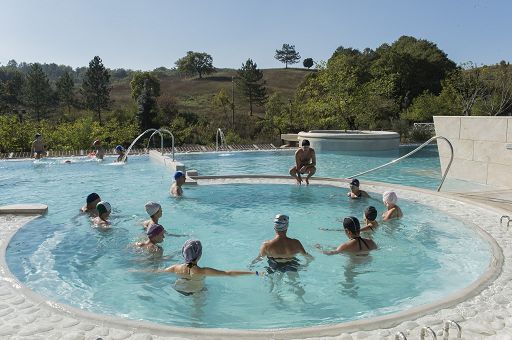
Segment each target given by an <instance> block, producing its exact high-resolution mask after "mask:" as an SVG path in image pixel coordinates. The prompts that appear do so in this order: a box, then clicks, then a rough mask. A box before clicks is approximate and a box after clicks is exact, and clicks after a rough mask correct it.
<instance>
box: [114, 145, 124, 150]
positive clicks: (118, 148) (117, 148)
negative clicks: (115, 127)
mask: <svg viewBox="0 0 512 340" xmlns="http://www.w3.org/2000/svg"><path fill="white" fill-rule="evenodd" d="M116 151H124V148H123V146H122V145H118V146H116Z"/></svg>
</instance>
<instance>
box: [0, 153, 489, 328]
mask: <svg viewBox="0 0 512 340" xmlns="http://www.w3.org/2000/svg"><path fill="white" fill-rule="evenodd" d="M245 155H246V156H247V158H245V160H244V158H241V159H239V161H233V160H231V161H230V162H231V163H233V164H237V163H250V164H252V165H254V164H256V162H257V163H258V164H268V163H266V160H260V158H259V157H262V158H265V157H267V160H268V159H272V157H273V156H272V155H263V154H259V153H258V154H257V155H254V153H249V154H245ZM187 157H189V158H190V163H192V159H193V160H194V162H195V164H199V165H200V164H201V162H204V161H202V160H200V159H199V158H200V155H194V156H187ZM207 157H212V156H210V155H207ZM221 157H223V159H224V158H230V157H231V158H233V157H242V156H240V155H238V154H237V155H233V156H221ZM277 157H284V158H281V159H282V160H283V162H284V161H286V163H292V162H293V154H292V153H289V152H288V153H286V152H285V153H280V154H278V155H277ZM182 158H183V160H185V158H186V157H182ZM178 159H180V158H178ZM233 159H234V158H233ZM255 159H257V161H255ZM333 159H337V157H333ZM421 160H422V162H423V161H425V159H424V158H421ZM74 161H75V163H72V164H63V163H62V160H51V159H49V160H44V161H41V162H39V161H37V162H29V161H20V162H1V163H0V189H1V190H2V196H1V197H0V201H1V202H0V203H2V204H6V203H12V202H16V203H21V202H44V203H46V204H48V205H49V213H48V215H46V216H45V217H43V218H39V219H37V220H35V221H33V222H31V223H29V224H28V225H26V226H25V227H24V228H22V229H21V230H20V231H19V232H18V233H17V234H16V235H15V236H14V238H13V240H12V242H11V243H10V245H9V247H8V250H7V263H8V265H9V267H10V268H11V270H12V271H13V273H14V274H15V275H16V276H17V277H18V278H19V279H20V280H21V281H22V282H23V283H24V284H26V285H27V286H28V287H30V288H32V289H33V290H35V291H36V292H38V293H40V294H42V295H44V296H47V297H48V298H50V299H52V300H57V301H60V302H63V303H67V304H70V305H73V306H75V307H79V308H82V309H85V310H88V311H93V312H98V313H105V314H111V315H117V316H122V317H126V318H130V319H135V320H148V321H152V322H158V323H163V324H169V325H177V326H187V327H229V328H241V329H265V328H277V327H279V328H281V327H283V328H287V327H302V326H310V325H321V324H330V323H338V322H344V321H349V320H355V319H362V318H367V317H370V316H376V315H384V314H389V313H392V312H396V311H400V310H404V309H407V308H410V307H412V306H418V305H421V304H424V303H428V302H431V301H433V300H436V299H440V298H442V297H443V296H446V295H447V294H449V293H453V292H455V291H457V290H459V289H461V288H463V287H466V286H468V285H469V284H470V283H471V282H473V281H474V280H476V279H477V277H478V276H479V275H481V273H482V272H483V271H484V270H485V269H486V267H487V265H488V263H489V261H490V251H489V247H488V245H487V244H486V243H485V242H484V241H482V240H481V239H479V238H478V237H477V236H476V235H474V233H472V231H471V229H469V228H467V227H466V226H465V225H464V224H463V223H462V222H460V221H458V220H456V219H454V218H452V217H450V216H448V215H446V214H442V213H440V212H439V211H438V210H436V209H433V208H430V207H427V206H422V205H420V204H418V203H415V202H409V201H405V200H402V201H400V206H401V207H402V209H403V211H404V212H405V218H404V219H402V220H401V221H399V222H397V221H395V222H391V223H388V224H385V225H383V226H382V227H381V228H380V229H379V230H378V231H377V232H376V233H375V234H374V236H373V237H374V239H375V242H377V244H378V245H379V247H380V248H379V250H377V251H374V252H372V254H371V255H370V256H367V257H351V256H347V255H337V256H326V255H323V254H321V253H319V252H318V251H317V250H316V248H315V247H314V245H315V244H316V243H320V244H322V245H324V246H325V247H327V248H329V247H333V248H334V247H336V246H338V245H339V244H340V243H341V242H344V241H345V235H344V233H342V232H336V231H322V230H319V228H322V227H331V228H339V227H340V224H339V222H337V220H338V219H339V218H341V217H344V216H347V215H355V216H358V217H360V216H361V215H362V211H363V210H364V208H365V207H366V206H367V205H370V204H371V205H374V206H376V207H377V209H378V211H379V213H381V212H382V211H383V209H384V207H383V206H382V203H381V202H380V197H378V195H376V194H373V195H372V196H374V197H375V198H376V199H370V200H362V201H355V200H348V198H347V197H346V196H345V193H346V190H345V189H340V188H334V187H327V186H310V187H304V186H302V187H299V186H295V185H293V184H290V185H284V184H283V185H242V184H240V185H235V184H229V185H200V186H197V187H186V188H185V197H184V198H183V199H173V198H171V197H169V195H168V188H169V184H170V177H171V173H170V172H169V171H167V170H166V169H164V168H163V167H162V166H160V165H159V164H156V163H153V162H151V161H149V160H148V159H147V157H132V158H131V159H130V161H129V163H128V164H126V165H116V164H113V163H111V161H112V159H108V160H107V161H106V162H103V163H98V162H95V161H89V160H86V159H74ZM366 161H368V160H366ZM215 162H216V163H218V162H220V161H217V160H215ZM272 162H274V163H279V162H278V161H272ZM185 163H188V162H185ZM210 163H211V162H210ZM227 164H230V163H221V165H223V169H224V170H226V171H227V169H229V171H227V172H231V171H234V170H233V167H234V165H229V166H228V165H227ZM245 166H248V167H249V168H251V169H254V171H255V172H256V173H263V172H264V171H263V170H264V168H261V166H260V165H258V167H254V166H251V165H245ZM329 166H330V167H332V168H336V166H335V165H334V164H330V165H329ZM283 167H285V168H287V166H284V165H283ZM338 168H341V166H339V167H338ZM198 169H199V171H200V173H203V174H206V173H207V170H204V171H203V170H202V168H200V167H198ZM212 169H213V167H212ZM208 171H213V170H208ZM400 172H401V171H400ZM420 172H421V171H420ZM406 173H410V172H409V171H407V172H406ZM322 175H323V176H326V175H327V174H322ZM417 181H418V182H420V181H421V179H420V178H418V179H417ZM404 182H405V180H404V181H402V182H401V183H402V184H408V183H404ZM363 183H364V182H363ZM93 191H95V192H98V193H99V194H100V195H101V197H102V198H103V199H105V200H107V201H109V202H110V203H111V204H112V206H113V213H112V219H111V220H112V228H111V229H110V230H106V231H105V230H103V231H102V230H98V229H95V228H93V227H92V226H91V223H90V220H89V218H88V217H87V216H85V215H80V214H78V209H79V208H80V206H81V205H82V204H83V201H84V199H85V196H86V195H87V194H88V193H90V192H93ZM370 194H372V193H370ZM148 200H155V201H158V202H160V203H161V204H162V207H163V217H162V219H161V223H162V224H163V225H164V227H165V228H166V229H167V230H168V232H170V233H172V234H177V235H181V236H167V237H166V239H165V241H164V243H163V248H164V253H163V256H162V257H158V256H156V257H155V256H150V255H148V254H145V253H141V252H139V251H137V250H135V249H134V248H133V247H131V246H130V244H131V243H133V242H135V241H137V240H140V239H143V237H144V236H143V233H142V227H141V224H140V223H141V221H142V220H143V219H145V218H147V216H146V214H145V211H144V203H145V202H146V201H148ZM277 213H286V214H288V215H290V229H289V235H290V237H294V238H298V239H300V240H302V242H303V244H304V247H305V248H306V250H307V251H309V252H310V253H311V254H312V255H313V256H314V257H315V259H314V261H312V262H311V263H310V264H309V265H307V266H304V267H301V268H300V270H299V271H298V273H279V272H277V273H274V274H271V275H268V276H266V277H256V276H248V277H235V278H206V280H205V287H206V290H205V291H203V292H201V293H199V294H194V295H192V296H183V295H181V294H180V293H178V292H176V291H175V290H174V289H173V286H172V285H173V282H174V281H175V277H174V276H173V275H171V274H155V273H151V272H147V271H148V270H152V269H157V268H165V267H167V266H169V265H172V264H175V263H180V261H181V260H182V259H181V256H180V255H179V250H180V249H181V246H182V244H183V242H184V241H185V240H186V239H187V238H197V239H200V240H201V241H202V243H203V257H202V259H201V262H200V265H201V266H211V267H215V268H219V269H225V270H228V269H239V270H247V269H248V268H249V267H250V263H251V261H252V259H254V258H255V257H256V255H257V254H258V250H259V247H260V245H261V243H262V242H263V241H264V240H267V239H270V238H272V237H273V229H272V218H273V216H274V215H275V214H277ZM467 249H472V251H471V252H470V253H468V252H467ZM300 261H301V263H302V264H304V265H305V261H304V260H303V259H300ZM266 267H267V263H266V262H265V261H263V262H259V263H258V264H256V266H255V267H254V268H253V270H259V271H265V270H266ZM447 273H449V274H447ZM276 316H277V317H276Z"/></svg>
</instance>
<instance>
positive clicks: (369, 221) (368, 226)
mask: <svg viewBox="0 0 512 340" xmlns="http://www.w3.org/2000/svg"><path fill="white" fill-rule="evenodd" d="M376 219H377V209H375V207H372V206H369V207H368V208H366V209H365V210H364V223H365V226H364V227H362V228H361V232H363V231H370V230H371V231H375V229H377V227H378V226H379V222H377V221H376Z"/></svg>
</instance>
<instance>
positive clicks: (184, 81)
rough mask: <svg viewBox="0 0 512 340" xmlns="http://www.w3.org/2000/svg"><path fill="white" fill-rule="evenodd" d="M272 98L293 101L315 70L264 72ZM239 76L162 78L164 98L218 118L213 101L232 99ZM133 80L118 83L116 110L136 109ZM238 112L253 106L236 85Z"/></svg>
mask: <svg viewBox="0 0 512 340" xmlns="http://www.w3.org/2000/svg"><path fill="white" fill-rule="evenodd" d="M262 71H263V76H264V80H265V81H266V87H267V92H268V94H269V95H270V94H272V93H279V94H280V95H281V97H282V98H283V100H284V101H287V100H288V99H289V98H291V97H293V95H294V94H295V90H296V89H297V87H298V86H299V85H300V84H301V83H302V81H303V80H304V79H305V78H306V76H307V75H308V74H311V72H314V71H311V70H306V69H267V70H262ZM233 76H236V70H231V69H223V70H219V71H218V72H216V73H213V74H210V75H208V76H206V77H204V78H203V79H199V78H184V77H181V76H179V75H176V74H174V75H166V74H159V75H158V77H159V79H160V88H161V96H160V98H162V99H163V98H167V99H169V98H172V99H174V100H175V101H176V103H177V107H178V110H179V111H182V112H194V113H196V114H199V115H205V116H208V117H215V116H217V115H220V114H223V113H222V112H221V110H220V109H219V108H214V107H213V105H212V97H213V96H214V95H215V94H217V93H218V92H219V91H220V90H221V89H224V90H225V91H226V93H227V94H228V95H229V97H230V98H231V89H232V83H231V77H233ZM130 80H131V79H126V80H122V81H118V82H115V83H114V84H113V88H112V94H111V98H112V99H113V100H114V107H126V106H127V105H134V102H133V100H132V98H131V89H130ZM253 110H254V112H255V114H263V108H262V107H257V106H256V107H254V108H253ZM235 112H236V113H237V114H248V112H249V104H248V103H247V102H246V100H245V99H244V97H243V95H242V93H240V91H239V90H238V89H237V87H236V85H235Z"/></svg>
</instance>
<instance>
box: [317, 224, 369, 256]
mask: <svg viewBox="0 0 512 340" xmlns="http://www.w3.org/2000/svg"><path fill="white" fill-rule="evenodd" d="M343 229H345V235H347V237H348V238H349V240H348V241H347V242H345V243H343V244H341V245H340V246H338V248H336V249H334V250H324V249H323V247H322V246H321V245H319V244H317V245H316V247H317V248H318V249H320V251H321V252H322V253H324V254H326V255H335V254H339V253H344V252H348V253H361V252H367V251H369V250H373V249H377V245H376V244H375V242H373V240H370V239H367V238H362V237H361V236H359V233H360V225H359V220H358V219H357V218H356V217H353V216H350V217H346V218H345V219H344V220H343Z"/></svg>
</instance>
